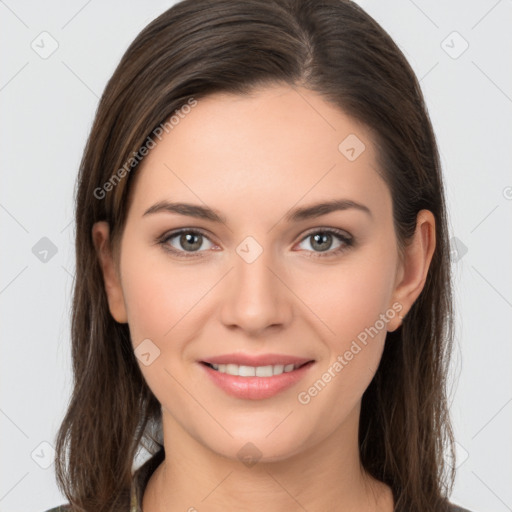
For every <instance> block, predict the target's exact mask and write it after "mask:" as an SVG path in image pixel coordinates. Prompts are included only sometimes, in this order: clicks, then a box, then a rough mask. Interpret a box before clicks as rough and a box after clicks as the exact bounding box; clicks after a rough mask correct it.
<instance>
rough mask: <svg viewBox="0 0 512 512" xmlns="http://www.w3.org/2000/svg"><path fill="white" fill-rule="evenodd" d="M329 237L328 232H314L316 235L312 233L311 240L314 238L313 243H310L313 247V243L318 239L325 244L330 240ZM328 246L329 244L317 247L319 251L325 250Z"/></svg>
mask: <svg viewBox="0 0 512 512" xmlns="http://www.w3.org/2000/svg"><path fill="white" fill-rule="evenodd" d="M330 237H331V235H330V234H329V233H320V234H316V235H314V236H313V240H314V242H313V244H312V245H313V247H314V246H315V244H316V243H317V242H318V241H319V240H320V242H321V243H323V244H325V242H327V241H330ZM329 246H330V244H328V246H327V247H325V246H324V247H322V246H320V247H318V249H319V250H320V251H325V250H327V249H328V248H329Z"/></svg>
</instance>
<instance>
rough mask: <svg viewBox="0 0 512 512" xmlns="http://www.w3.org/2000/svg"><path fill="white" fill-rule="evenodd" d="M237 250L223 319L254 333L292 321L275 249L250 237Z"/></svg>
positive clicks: (234, 255)
mask: <svg viewBox="0 0 512 512" xmlns="http://www.w3.org/2000/svg"><path fill="white" fill-rule="evenodd" d="M235 252H236V253H235V254H233V265H234V267H235V268H234V272H232V273H230V274H231V276H230V282H229V292H228V295H227V298H226V300H225V301H224V304H223V314H222V319H223V322H224V323H225V324H226V325H238V326H239V327H240V328H242V329H244V330H247V331H252V332H259V331H261V330H264V329H265V328H266V327H268V326H275V325H279V324H285V323H286V322H288V320H289V318H290V315H291V304H290V303H289V301H288V299H289V297H288V296H287V294H286V293H285V287H284V286H283V284H282V283H281V282H280V280H279V279H278V278H277V277H276V275H275V270H274V267H275V262H274V261H273V258H272V254H273V251H272V250H271V249H270V248H264V247H263V246H262V245H261V244H260V243H259V242H258V241H257V240H256V238H255V237H252V236H248V237H246V238H245V239H244V240H243V241H242V242H241V243H240V244H239V245H238V246H237V247H236V249H235ZM271 269H272V270H271Z"/></svg>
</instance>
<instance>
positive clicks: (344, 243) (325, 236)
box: [301, 228, 354, 257]
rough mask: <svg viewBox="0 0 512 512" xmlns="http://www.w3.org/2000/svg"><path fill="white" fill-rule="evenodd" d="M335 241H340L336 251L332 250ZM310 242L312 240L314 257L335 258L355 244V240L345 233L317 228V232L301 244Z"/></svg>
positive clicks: (307, 236) (310, 243) (313, 232)
mask: <svg viewBox="0 0 512 512" xmlns="http://www.w3.org/2000/svg"><path fill="white" fill-rule="evenodd" d="M333 239H337V240H338V245H337V246H336V247H335V248H334V250H330V249H331V248H332V245H333ZM308 240H311V241H310V242H309V245H310V247H312V249H313V251H312V252H313V254H312V256H313V257H330V256H335V255H337V254H340V253H341V252H343V251H345V250H346V249H348V248H349V247H351V246H352V245H353V243H354V240H353V238H352V237H351V236H349V235H348V234H347V233H345V232H344V231H341V230H339V229H334V228H326V229H318V228H317V229H316V231H312V232H310V233H309V234H308V235H306V236H305V237H304V238H303V239H302V240H301V243H304V242H306V241H308ZM322 253H325V254H322Z"/></svg>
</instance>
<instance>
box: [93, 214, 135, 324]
mask: <svg viewBox="0 0 512 512" xmlns="http://www.w3.org/2000/svg"><path fill="white" fill-rule="evenodd" d="M92 239H93V243H94V247H95V248H96V254H97V256H98V260H99V263H100V267H101V270H102V273H103V282H104V286H105V293H106V295H107V300H108V306H109V310H110V314H111V315H112V316H113V317H114V319H115V320H116V321H117V322H119V323H121V324H124V323H127V322H128V317H127V314H126V306H125V303H124V295H123V289H122V287H121V282H120V278H119V275H118V273H117V269H116V265H115V261H114V258H113V255H112V251H111V245H110V228H109V225H108V223H107V222H106V221H99V222H96V223H95V224H94V225H93V227H92Z"/></svg>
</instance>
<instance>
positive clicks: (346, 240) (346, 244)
mask: <svg viewBox="0 0 512 512" xmlns="http://www.w3.org/2000/svg"><path fill="white" fill-rule="evenodd" d="M183 233H187V234H194V235H202V236H203V237H205V238H207V239H208V240H209V238H208V236H207V235H206V234H205V233H204V232H202V231H201V230H198V229H192V228H188V229H187V228H183V229H179V230H177V231H172V232H170V233H165V234H164V235H162V236H161V237H160V238H158V239H157V243H158V244H160V245H161V246H162V248H163V249H164V250H165V251H167V252H170V253H172V254H173V255H175V256H177V257H179V258H194V257H196V258H197V257H198V255H199V254H200V253H201V252H204V251H195V252H187V251H179V250H176V249H174V248H172V247H170V246H169V244H168V242H169V240H171V239H173V238H175V237H177V236H178V235H181V234H183ZM319 233H321V234H329V235H334V236H335V237H336V238H338V239H339V240H340V241H341V242H343V245H341V246H340V247H338V248H337V249H334V250H327V251H324V252H318V251H306V252H310V253H312V254H310V255H309V256H308V257H311V258H331V257H334V256H337V255H339V254H341V253H343V252H344V251H346V250H347V249H349V248H351V247H352V246H353V245H354V238H353V237H351V236H347V235H346V234H345V232H344V231H341V230H339V229H335V228H325V229H322V228H317V229H315V231H310V232H309V233H307V234H306V235H305V236H304V237H303V238H302V239H301V240H300V242H299V243H302V242H303V241H304V240H306V239H308V238H309V237H311V236H313V235H316V234H319ZM210 241H211V240H210ZM199 257H203V256H202V255H201V256H199Z"/></svg>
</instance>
